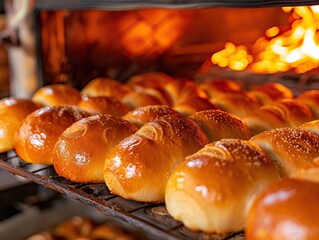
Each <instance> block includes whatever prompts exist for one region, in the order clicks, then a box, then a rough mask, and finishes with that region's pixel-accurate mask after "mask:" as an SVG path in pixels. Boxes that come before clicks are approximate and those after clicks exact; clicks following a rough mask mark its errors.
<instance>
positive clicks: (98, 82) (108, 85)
mask: <svg viewBox="0 0 319 240" xmlns="http://www.w3.org/2000/svg"><path fill="white" fill-rule="evenodd" d="M129 92H131V89H130V88H129V87H128V86H127V85H125V84H121V83H120V82H119V81H116V80H114V79H111V78H95V79H93V80H92V81H90V82H89V83H88V84H87V85H86V86H84V88H83V89H82V90H81V94H82V95H87V96H90V97H98V96H106V97H113V98H115V99H117V100H121V99H122V98H123V96H125V95H126V94H128V93H129Z"/></svg>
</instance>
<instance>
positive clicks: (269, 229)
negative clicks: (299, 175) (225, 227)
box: [245, 178, 319, 240]
mask: <svg viewBox="0 0 319 240" xmlns="http://www.w3.org/2000/svg"><path fill="white" fill-rule="evenodd" d="M318 199H319V184H318V183H313V182H308V181H301V180H296V179H288V178H286V179H283V180H281V181H278V182H276V183H273V184H271V186H269V187H268V188H267V190H266V191H264V192H263V193H262V194H260V196H258V197H257V199H256V201H255V202H254V203H253V205H252V208H251V210H250V212H249V215H248V218H247V227H246V229H245V233H246V234H245V239H247V240H278V239H280V240H291V239H298V240H317V239H319V228H318V214H319V206H318Z"/></svg>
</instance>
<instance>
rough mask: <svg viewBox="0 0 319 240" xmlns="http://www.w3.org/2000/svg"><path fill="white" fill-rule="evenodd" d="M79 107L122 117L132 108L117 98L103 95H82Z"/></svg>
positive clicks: (91, 111) (96, 112) (92, 111)
mask: <svg viewBox="0 0 319 240" xmlns="http://www.w3.org/2000/svg"><path fill="white" fill-rule="evenodd" d="M78 107H80V108H82V109H84V110H85V111H88V112H90V113H92V114H94V113H95V114H110V115H112V116H114V117H122V116H123V115H125V114H126V113H128V112H129V110H130V109H129V108H128V107H127V106H126V105H125V104H124V103H122V102H120V101H118V100H116V99H115V98H112V97H103V96H99V97H89V96H82V99H81V101H80V102H79V104H78Z"/></svg>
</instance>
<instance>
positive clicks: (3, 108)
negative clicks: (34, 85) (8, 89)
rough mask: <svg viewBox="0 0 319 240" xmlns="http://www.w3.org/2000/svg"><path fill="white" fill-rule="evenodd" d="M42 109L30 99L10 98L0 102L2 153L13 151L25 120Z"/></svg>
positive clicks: (0, 149) (0, 145) (0, 143)
mask: <svg viewBox="0 0 319 240" xmlns="http://www.w3.org/2000/svg"><path fill="white" fill-rule="evenodd" d="M40 107H41V105H40V104H38V103H36V102H34V101H32V100H30V99H23V98H14V97H8V98H3V99H1V100H0V152H6V151H9V150H12V149H13V142H14V135H15V133H16V132H17V131H18V129H19V127H20V124H21V123H22V121H23V119H24V118H26V117H27V116H28V115H29V114H30V113H32V112H33V111H35V110H36V109H38V108H40Z"/></svg>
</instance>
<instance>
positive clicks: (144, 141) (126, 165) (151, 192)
mask: <svg viewBox="0 0 319 240" xmlns="http://www.w3.org/2000/svg"><path fill="white" fill-rule="evenodd" d="M207 143H208V139H207V137H206V135H205V133H204V132H203V130H202V129H201V128H200V127H199V126H198V125H197V124H196V123H195V122H194V121H193V120H191V119H190V118H186V117H183V116H181V115H177V114H173V115H166V116H163V117H161V118H159V119H156V120H153V121H151V122H149V123H147V124H145V125H144V126H142V127H141V128H140V129H139V130H138V131H137V132H136V133H135V134H133V135H131V136H129V137H127V138H125V139H123V140H122V141H121V142H120V143H119V144H118V145H117V146H116V147H115V148H114V149H113V150H112V151H111V154H109V155H108V158H107V159H106V161H105V165H104V178H105V182H106V185H107V186H108V188H109V189H110V191H111V192H112V193H114V194H115V195H118V196H121V197H123V198H125V199H131V200H136V201H142V202H160V201H163V200H164V191H165V186H166V182H167V180H168V178H169V176H170V174H171V173H172V172H173V170H174V169H175V168H176V167H177V166H178V165H179V164H180V163H181V162H182V161H183V160H184V158H185V157H186V156H188V155H190V154H192V153H194V152H196V151H198V150H199V149H200V148H202V147H203V146H204V145H205V144H207Z"/></svg>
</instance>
